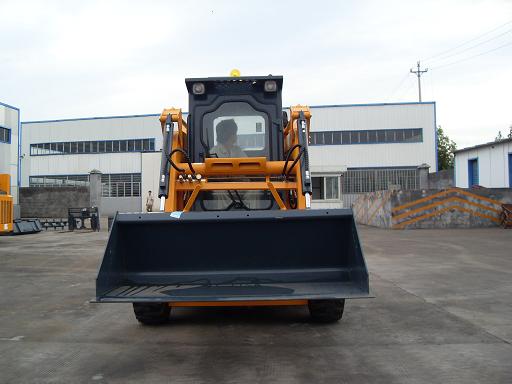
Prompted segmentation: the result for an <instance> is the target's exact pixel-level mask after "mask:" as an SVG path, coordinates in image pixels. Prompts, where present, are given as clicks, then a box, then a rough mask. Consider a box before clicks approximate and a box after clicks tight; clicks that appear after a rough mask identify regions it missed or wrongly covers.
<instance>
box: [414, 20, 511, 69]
mask: <svg viewBox="0 0 512 384" xmlns="http://www.w3.org/2000/svg"><path fill="white" fill-rule="evenodd" d="M508 24H512V20H509V21H507V22H506V23H504V24H501V25H499V26H497V27H496V28H493V29H491V30H490V31H487V32H485V33H482V34H480V35H478V36H476V37H474V38H472V39H470V40H467V41H464V42H463V43H461V44H459V45H456V46H455V47H452V48H450V49H447V50H445V51H442V52H440V53H437V54H435V55H433V56H429V57H427V58H425V59H422V61H428V60H431V59H433V58H435V57H439V56H443V55H444V54H445V53H449V52H451V51H453V50H455V49H457V48H460V47H463V46H464V45H466V44H469V43H472V42H473V41H475V40H478V39H480V38H482V37H484V36H487V35H489V34H491V33H493V32H495V31H497V30H498V29H501V28H502V27H504V26H505V25H508Z"/></svg>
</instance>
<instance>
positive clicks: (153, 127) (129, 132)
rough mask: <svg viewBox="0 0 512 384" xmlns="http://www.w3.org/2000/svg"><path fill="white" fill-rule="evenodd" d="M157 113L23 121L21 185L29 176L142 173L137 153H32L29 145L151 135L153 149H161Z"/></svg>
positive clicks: (160, 132)
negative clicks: (33, 154) (153, 140)
mask: <svg viewBox="0 0 512 384" xmlns="http://www.w3.org/2000/svg"><path fill="white" fill-rule="evenodd" d="M159 116H160V115H143V116H119V117H100V118H87V119H76V120H72V119H70V120H55V121H42V122H24V123H22V128H23V145H22V152H23V154H24V158H23V161H22V185H23V186H28V184H29V176H37V175H74V174H87V173H89V172H90V171H91V170H92V169H97V170H99V171H101V172H102V173H139V172H141V155H140V152H129V153H99V154H69V155H51V156H31V155H30V144H36V143H49V142H62V141H86V140H87V141H96V140H121V139H143V138H154V139H155V150H160V149H161V148H162V130H161V126H160V122H159V120H158V117H159Z"/></svg>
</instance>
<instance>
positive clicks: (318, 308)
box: [308, 299, 345, 323]
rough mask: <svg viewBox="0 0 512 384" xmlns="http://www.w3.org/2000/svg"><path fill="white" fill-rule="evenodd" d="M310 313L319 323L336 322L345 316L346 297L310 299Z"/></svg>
mask: <svg viewBox="0 0 512 384" xmlns="http://www.w3.org/2000/svg"><path fill="white" fill-rule="evenodd" d="M308 307H309V314H310V315H311V319H312V320H313V321H315V322H317V323H334V322H336V321H338V320H340V319H341V318H342V316H343V309H344V308H345V299H340V300H309V302H308Z"/></svg>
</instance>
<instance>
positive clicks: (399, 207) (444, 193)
mask: <svg viewBox="0 0 512 384" xmlns="http://www.w3.org/2000/svg"><path fill="white" fill-rule="evenodd" d="M449 193H460V194H462V195H466V196H468V197H472V198H474V199H477V200H483V201H486V202H488V203H491V204H493V205H496V206H498V207H501V202H500V201H498V200H493V199H490V198H488V197H485V196H480V195H477V194H474V193H471V192H468V191H464V190H463V189H460V188H450V189H446V190H444V191H441V192H437V193H434V194H433V195H430V196H427V197H423V198H421V199H417V200H414V201H411V202H409V203H406V204H402V205H399V206H398V207H394V208H393V209H392V210H391V212H397V211H401V210H403V209H405V208H409V207H413V206H415V205H418V204H421V203H425V202H428V201H431V200H433V199H435V198H438V197H441V196H445V195H447V194H449Z"/></svg>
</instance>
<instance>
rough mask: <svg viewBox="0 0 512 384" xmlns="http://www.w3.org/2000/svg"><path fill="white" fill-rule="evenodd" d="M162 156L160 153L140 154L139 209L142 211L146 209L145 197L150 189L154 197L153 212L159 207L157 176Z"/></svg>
mask: <svg viewBox="0 0 512 384" xmlns="http://www.w3.org/2000/svg"><path fill="white" fill-rule="evenodd" d="M161 159H162V156H161V154H160V153H156V152H154V153H143V154H142V161H141V164H142V165H141V167H142V181H141V192H142V199H141V207H140V208H141V211H142V212H144V211H145V210H146V197H147V195H148V191H151V194H152V195H153V198H154V204H153V212H155V211H158V210H159V209H160V199H159V198H158V186H159V184H160V182H159V176H160V161H161Z"/></svg>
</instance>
